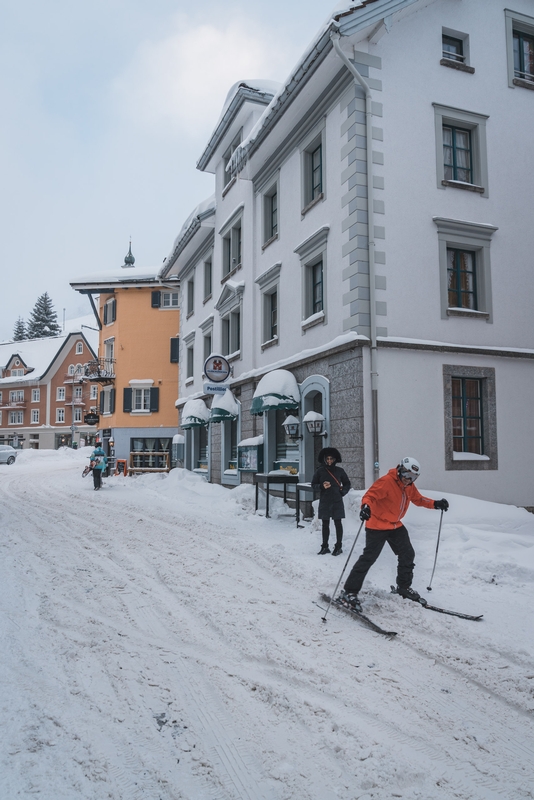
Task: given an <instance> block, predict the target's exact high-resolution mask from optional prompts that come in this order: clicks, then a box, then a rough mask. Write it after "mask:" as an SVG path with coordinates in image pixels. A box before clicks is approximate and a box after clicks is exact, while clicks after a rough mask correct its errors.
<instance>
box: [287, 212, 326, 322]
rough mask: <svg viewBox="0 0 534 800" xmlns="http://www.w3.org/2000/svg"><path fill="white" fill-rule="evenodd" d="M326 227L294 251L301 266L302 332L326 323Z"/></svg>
mask: <svg viewBox="0 0 534 800" xmlns="http://www.w3.org/2000/svg"><path fill="white" fill-rule="evenodd" d="M328 232H329V228H328V226H324V227H322V228H320V229H319V230H318V231H317V232H316V233H314V234H313V235H312V236H310V237H309V238H308V239H306V240H305V241H304V242H302V244H300V245H299V246H298V247H297V248H296V249H295V253H297V254H298V255H299V257H300V261H301V265H302V323H301V327H302V330H303V331H305V330H306V329H307V328H309V327H311V326H313V325H317V324H319V323H322V322H325V321H326V244H327V239H328Z"/></svg>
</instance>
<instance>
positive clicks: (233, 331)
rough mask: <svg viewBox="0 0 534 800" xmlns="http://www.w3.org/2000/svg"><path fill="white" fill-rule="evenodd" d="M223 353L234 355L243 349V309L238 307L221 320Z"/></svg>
mask: <svg viewBox="0 0 534 800" xmlns="http://www.w3.org/2000/svg"><path fill="white" fill-rule="evenodd" d="M221 325H222V331H221V333H222V337H221V341H222V354H223V356H229V355H234V354H236V353H238V352H239V351H240V350H241V310H240V308H236V309H235V310H234V311H231V312H230V313H229V314H227V315H226V316H225V317H223V318H222V320H221Z"/></svg>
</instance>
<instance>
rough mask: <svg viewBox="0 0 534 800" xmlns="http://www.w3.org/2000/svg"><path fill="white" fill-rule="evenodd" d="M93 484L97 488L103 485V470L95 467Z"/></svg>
mask: <svg viewBox="0 0 534 800" xmlns="http://www.w3.org/2000/svg"><path fill="white" fill-rule="evenodd" d="M93 485H94V487H95V489H100V487H101V486H102V470H101V469H96V467H93Z"/></svg>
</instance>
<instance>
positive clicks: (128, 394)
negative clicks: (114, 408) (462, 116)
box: [122, 388, 133, 412]
mask: <svg viewBox="0 0 534 800" xmlns="http://www.w3.org/2000/svg"><path fill="white" fill-rule="evenodd" d="M132 395H133V390H132V389H129V388H126V389H124V395H123V401H122V410H123V411H126V412H129V411H131V410H132Z"/></svg>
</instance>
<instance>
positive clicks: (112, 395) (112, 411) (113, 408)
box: [109, 389, 115, 414]
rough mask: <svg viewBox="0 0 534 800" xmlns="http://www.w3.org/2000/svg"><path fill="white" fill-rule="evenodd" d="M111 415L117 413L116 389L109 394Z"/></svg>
mask: <svg viewBox="0 0 534 800" xmlns="http://www.w3.org/2000/svg"><path fill="white" fill-rule="evenodd" d="M109 413H110V414H114V413H115V389H111V391H110V393H109Z"/></svg>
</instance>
